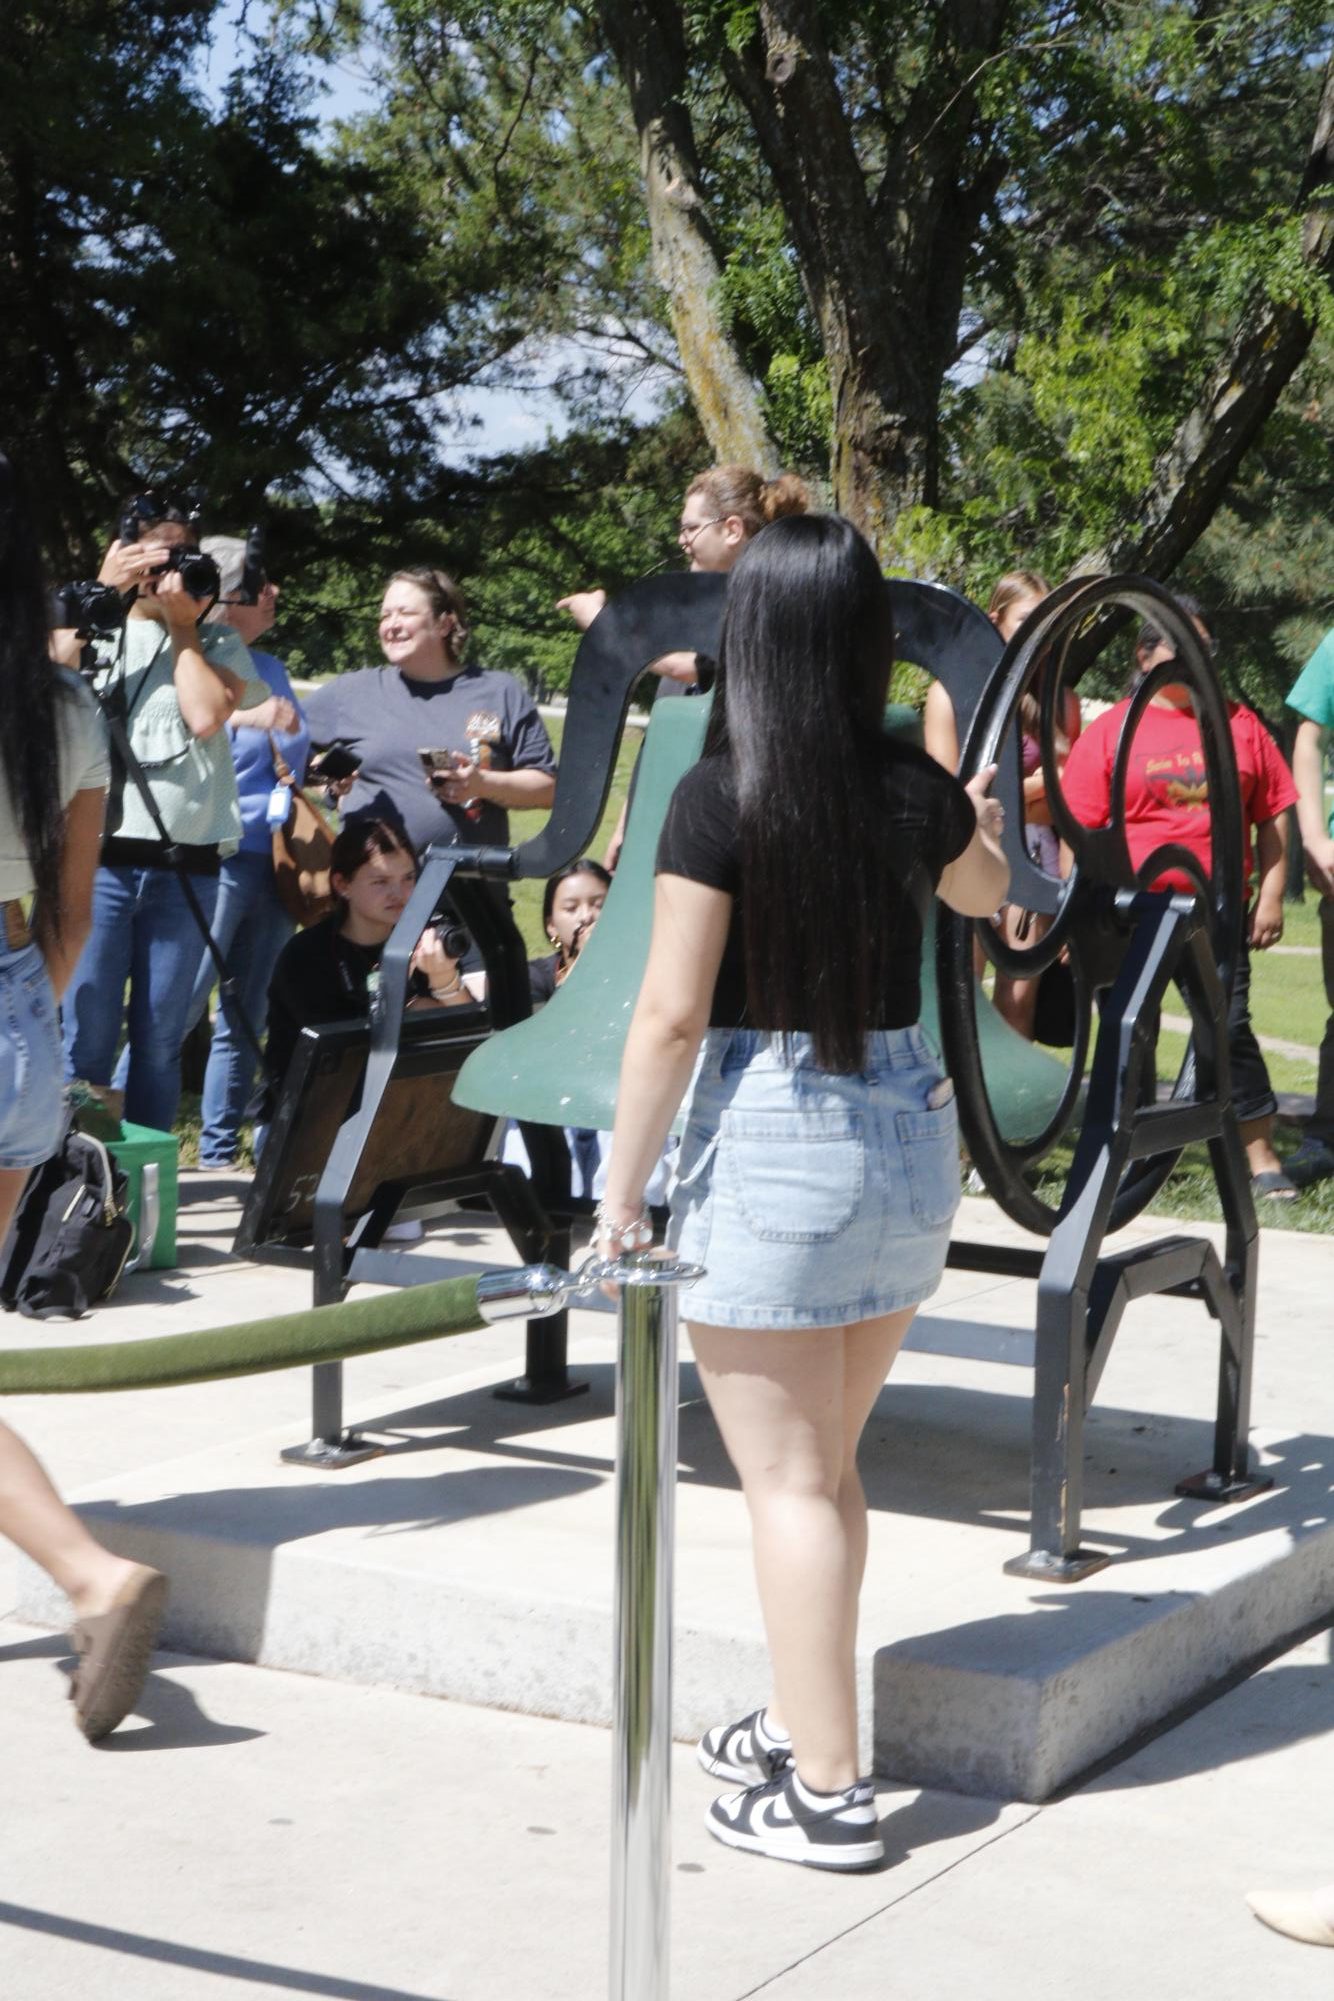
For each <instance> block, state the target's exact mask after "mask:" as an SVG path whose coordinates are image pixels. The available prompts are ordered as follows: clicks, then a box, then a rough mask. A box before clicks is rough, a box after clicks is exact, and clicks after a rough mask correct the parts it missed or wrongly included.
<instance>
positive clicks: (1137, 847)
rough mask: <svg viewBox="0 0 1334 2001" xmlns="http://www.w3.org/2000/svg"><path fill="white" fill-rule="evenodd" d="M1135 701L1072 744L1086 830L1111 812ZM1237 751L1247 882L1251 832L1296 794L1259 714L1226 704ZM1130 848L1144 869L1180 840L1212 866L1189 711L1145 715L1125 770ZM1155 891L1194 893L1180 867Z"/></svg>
mask: <svg viewBox="0 0 1334 2001" xmlns="http://www.w3.org/2000/svg"><path fill="white" fill-rule="evenodd" d="M1129 706H1130V703H1129V701H1128V700H1127V701H1124V702H1118V703H1117V704H1116V707H1115V708H1113V709H1108V710H1107V711H1106V713H1105V714H1103V715H1101V716H1097V717H1095V718H1094V720H1093V721H1092V722H1091V723H1090V724H1089V726H1088V728H1087V729H1086V730H1085V731H1084V733H1083V735H1082V736H1081V737H1080V738H1079V740H1078V742H1077V743H1075V744H1074V745H1072V747H1071V750H1070V756H1069V760H1068V762H1067V763H1066V767H1065V772H1064V775H1063V778H1062V789H1063V791H1064V793H1065V798H1066V803H1067V805H1068V806H1069V808H1070V811H1071V812H1072V813H1073V814H1074V816H1075V818H1076V819H1077V820H1078V821H1080V822H1081V824H1082V825H1084V826H1085V827H1105V826H1106V825H1107V823H1108V821H1109V820H1110V819H1111V815H1112V806H1111V799H1112V765H1113V762H1114V761H1115V758H1116V744H1117V738H1118V737H1119V736H1120V734H1121V722H1122V719H1123V717H1124V716H1125V713H1126V710H1127V709H1128V708H1129ZM1228 717H1229V719H1230V721H1231V724H1232V746H1233V749H1234V751H1235V752H1236V758H1237V776H1238V778H1239V780H1240V781H1241V812H1242V833H1243V839H1244V842H1245V850H1246V881H1247V883H1249V881H1250V875H1251V833H1252V829H1253V828H1255V827H1256V826H1258V825H1260V824H1262V823H1263V822H1264V821H1266V820H1273V819H1276V818H1277V816H1278V815H1279V814H1280V813H1281V812H1282V811H1283V810H1284V808H1285V807H1287V806H1291V805H1292V803H1293V802H1294V800H1295V799H1296V797H1297V787H1296V786H1295V785H1294V783H1293V779H1292V773H1291V772H1290V771H1289V770H1288V767H1287V765H1286V764H1285V763H1284V761H1283V757H1282V754H1281V753H1280V751H1279V749H1278V746H1277V745H1276V744H1275V742H1274V739H1273V738H1272V737H1271V736H1270V734H1269V731H1268V730H1267V729H1266V728H1265V726H1264V724H1263V723H1262V722H1261V721H1260V718H1259V717H1258V716H1257V715H1256V714H1255V713H1254V711H1253V710H1251V709H1247V708H1244V707H1243V706H1242V704H1241V703H1240V702H1229V703H1228ZM1125 827H1126V846H1127V847H1128V848H1129V850H1130V860H1131V864H1132V866H1133V867H1134V868H1135V869H1138V868H1139V866H1140V864H1141V862H1143V861H1144V860H1145V859H1146V857H1147V856H1148V855H1150V854H1151V853H1152V852H1153V850H1154V849H1155V848H1157V847H1161V846H1163V844H1164V843H1165V842H1168V841H1175V842H1179V843H1180V845H1181V846H1182V847H1183V848H1189V849H1190V851H1191V853H1192V854H1196V855H1198V856H1199V858H1200V863H1201V866H1202V867H1203V869H1204V872H1205V874H1206V875H1207V874H1208V873H1209V867H1210V841H1209V781H1208V774H1207V772H1206V768H1205V762H1204V751H1203V748H1202V746H1201V744H1200V729H1199V724H1198V723H1197V722H1196V720H1195V717H1194V714H1193V712H1192V711H1191V710H1190V709H1173V708H1167V707H1165V706H1164V707H1159V706H1158V705H1156V704H1155V703H1152V702H1151V703H1150V704H1149V706H1148V708H1147V709H1145V711H1144V713H1143V715H1142V716H1141V717H1140V720H1139V724H1138V727H1137V728H1136V730H1135V736H1134V741H1133V743H1132V745H1131V750H1130V760H1129V763H1128V764H1127V766H1126V806H1125ZM1153 887H1154V888H1155V889H1166V888H1172V889H1193V888H1194V887H1195V885H1194V883H1192V882H1191V880H1190V878H1189V877H1188V876H1186V875H1185V874H1184V873H1183V872H1182V871H1181V870H1180V869H1171V870H1168V872H1167V873H1166V874H1165V875H1163V876H1161V877H1159V879H1158V880H1157V881H1156V882H1155V883H1154V885H1153Z"/></svg>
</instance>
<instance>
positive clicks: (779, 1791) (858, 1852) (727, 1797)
mask: <svg viewBox="0 0 1334 2001" xmlns="http://www.w3.org/2000/svg"><path fill="white" fill-rule="evenodd" d="M704 1824H705V1826H706V1827H707V1828H708V1830H709V1833H710V1834H711V1835H712V1836H713V1837H714V1839H715V1840H716V1841H722V1842H725V1843H726V1845H727V1846H728V1847H729V1848H746V1849H749V1850H750V1852H751V1854H752V1855H771V1856H773V1858H774V1859H775V1861H778V1862H802V1863H804V1864H805V1865H806V1867H807V1868H808V1869H874V1868H875V1866H876V1864H877V1863H879V1862H883V1861H884V1859H885V1844H884V1841H883V1840H882V1839H881V1835H880V1827H879V1821H878V1817H877V1814H876V1810H875V1788H874V1787H873V1786H872V1784H871V1781H870V1780H869V1779H858V1781H857V1783H856V1785H853V1786H849V1787H848V1788H847V1790H846V1791H845V1792H840V1793H816V1792H812V1791H811V1789H810V1787H809V1786H804V1785H803V1784H802V1782H801V1780H800V1779H799V1778H798V1777H797V1774H796V1771H795V1770H794V1769H791V1770H788V1771H786V1772H780V1773H779V1774H778V1775H777V1777H775V1778H772V1779H770V1780H768V1781H767V1783H766V1784H764V1785H762V1786H751V1787H750V1788H749V1789H748V1790H747V1791H746V1792H743V1793H724V1794H723V1795H722V1796H721V1797H720V1798H719V1799H716V1800H715V1801H714V1802H713V1805H712V1806H711V1807H710V1808H709V1811H708V1813H707V1814H706V1816H705V1821H704Z"/></svg>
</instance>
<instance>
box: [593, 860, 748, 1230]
mask: <svg viewBox="0 0 1334 2001" xmlns="http://www.w3.org/2000/svg"><path fill="white" fill-rule="evenodd" d="M731 921H732V899H731V897H730V896H728V895H727V894H726V893H725V892H724V891H723V890H721V889H708V888H706V887H705V886H704V884H703V883H699V882H690V881H688V880H687V879H686V877H685V876H679V875H660V876H659V877H658V878H657V880H656V883H655V885H654V892H653V936H652V938H651V940H650V942H649V952H648V965H647V966H646V967H645V969H644V983H643V985H642V986H641V987H640V989H639V999H638V1001H637V1002H636V1004H635V1011H634V1016H633V1018H632V1020H631V1023H630V1032H629V1034H628V1035H627V1037H626V1041H625V1055H624V1057H623V1058H622V1061H621V1079H620V1084H619V1086H618V1089H617V1093H616V1124H615V1127H614V1129H613V1132H612V1143H611V1167H610V1170H609V1172H608V1175H607V1192H606V1195H605V1197H604V1198H603V1202H602V1215H603V1218H604V1220H605V1222H606V1223H607V1224H608V1225H609V1226H610V1229H611V1231H612V1232H613V1233H614V1232H616V1231H618V1230H621V1229H623V1228H626V1227H628V1226H629V1225H631V1224H632V1223H634V1221H635V1220H636V1218H637V1217H638V1216H639V1213H640V1210H641V1208H642V1206H643V1200H644V1190H645V1188H646V1187H647V1185H648V1178H649V1175H650V1174H651V1173H652V1172H653V1168H654V1165H655V1163H656V1161H657V1160H658V1157H659V1155H660V1154H661V1152H662V1149H663V1147H664V1145H665V1144H666V1140H667V1134H668V1132H669V1131H670V1130H671V1124H672V1120H673V1119H674V1118H675V1116H676V1112H677V1108H678V1107H679V1105H680V1103H681V1099H682V1097H683V1096H684V1095H685V1088H686V1085H687V1084H688V1083H689V1082H690V1073H691V1071H692V1069H693V1068H694V1064H695V1058H696V1056H697V1055H698V1053H699V1046H700V1043H701V1042H702V1041H703V1039H704V1031H705V1029H706V1028H707V1027H708V1025H709V1008H710V1005H711V1004H712V1001H713V988H714V982H715V981H716V979H717V977H718V968H719V966H720V965H721V964H722V957H723V947H724V945H725V944H726V943H727V929H728V925H729V924H730V923H731Z"/></svg>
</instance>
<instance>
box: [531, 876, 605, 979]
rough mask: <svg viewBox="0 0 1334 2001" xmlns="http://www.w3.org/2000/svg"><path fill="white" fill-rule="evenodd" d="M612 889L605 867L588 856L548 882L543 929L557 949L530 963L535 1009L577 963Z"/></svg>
mask: <svg viewBox="0 0 1334 2001" xmlns="http://www.w3.org/2000/svg"><path fill="white" fill-rule="evenodd" d="M610 888H611V877H610V875H609V874H608V873H607V871H606V869H604V868H603V866H602V863H601V862H595V861H592V860H590V859H589V857H588V856H587V855H580V857H579V859H578V860H577V861H573V862H568V863H567V864H566V866H565V867H564V868H563V869H557V871H556V873H555V875H553V876H552V877H551V878H550V879H549V880H548V882H547V886H546V888H545V890H544V891H543V892H542V929H543V930H544V931H545V932H546V934H547V937H548V938H549V939H550V940H551V942H552V944H553V945H554V946H555V948H556V949H555V951H554V952H552V953H550V954H549V955H548V956H547V957H546V958H545V959H530V960H529V962H528V985H529V989H530V991H531V993H532V999H533V1006H534V1007H545V1006H546V1003H547V1002H548V1001H549V1000H550V999H551V996H552V995H553V994H554V993H555V991H556V989H557V987H558V986H560V985H561V983H562V981H563V980H564V979H565V977H566V975H567V974H568V973H569V971H570V969H571V967H572V966H573V965H574V963H575V961H576V960H577V959H578V957H579V954H580V952H581V951H582V950H583V948H584V946H585V945H586V944H587V942H588V934H589V932H590V931H591V930H592V929H593V926H594V925H595V924H596V923H597V921H598V918H599V917H600V916H601V915H602V906H603V904H604V903H605V902H606V901H607V891H608V890H609V889H610Z"/></svg>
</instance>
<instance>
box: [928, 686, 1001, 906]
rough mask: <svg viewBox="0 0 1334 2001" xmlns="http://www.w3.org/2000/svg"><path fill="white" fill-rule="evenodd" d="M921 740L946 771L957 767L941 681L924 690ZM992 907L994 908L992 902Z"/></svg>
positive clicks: (955, 738) (950, 710)
mask: <svg viewBox="0 0 1334 2001" xmlns="http://www.w3.org/2000/svg"><path fill="white" fill-rule="evenodd" d="M922 741H923V743H924V744H925V745H926V748H927V750H928V752H929V753H930V755H931V756H932V757H934V758H935V760H936V763H937V764H943V765H944V767H945V769H946V771H957V770H958V769H959V725H958V723H957V722H956V721H955V719H954V704H953V702H952V701H951V700H950V698H949V696H948V695H947V694H946V693H945V684H944V682H943V681H933V682H932V683H931V686H930V687H929V688H928V689H927V691H926V706H925V708H924V709H923V710H922ZM992 908H993V909H994V908H995V906H994V904H993V906H992Z"/></svg>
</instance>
